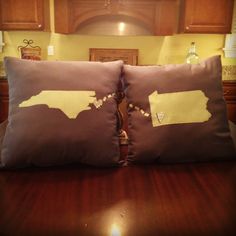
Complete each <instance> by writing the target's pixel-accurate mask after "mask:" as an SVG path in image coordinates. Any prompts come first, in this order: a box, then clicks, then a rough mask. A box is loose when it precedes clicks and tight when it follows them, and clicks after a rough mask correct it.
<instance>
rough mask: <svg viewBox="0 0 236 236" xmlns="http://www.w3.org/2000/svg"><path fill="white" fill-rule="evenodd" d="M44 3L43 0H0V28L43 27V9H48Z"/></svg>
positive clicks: (41, 28)
mask: <svg viewBox="0 0 236 236" xmlns="http://www.w3.org/2000/svg"><path fill="white" fill-rule="evenodd" d="M46 3H48V1H44V0H7V1H6V0H0V30H43V29H45V23H46V20H45V18H44V17H45V15H46V14H45V12H44V10H45V11H47V10H49V9H48V8H49V5H46ZM45 7H46V8H47V9H44V8H45Z"/></svg>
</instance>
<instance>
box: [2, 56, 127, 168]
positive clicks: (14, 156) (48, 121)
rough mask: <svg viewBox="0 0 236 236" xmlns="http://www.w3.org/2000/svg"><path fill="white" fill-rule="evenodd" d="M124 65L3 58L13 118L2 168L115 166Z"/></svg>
mask: <svg viewBox="0 0 236 236" xmlns="http://www.w3.org/2000/svg"><path fill="white" fill-rule="evenodd" d="M122 66H123V62H122V61H116V62H107V63H101V62H76V61H74V62H72V61H68V62H63V61H29V60H22V59H17V58H10V57H8V58H5V68H6V73H7V78H8V83H9V117H8V125H7V128H6V134H5V137H4V140H3V143H2V153H1V158H2V166H3V167H5V168H17V167H27V166H52V165H63V164H70V163H83V164H89V165H93V166H116V165H117V164H118V163H119V154H120V153H119V140H118V134H119V133H118V129H117V102H116V92H117V87H118V83H119V79H120V74H121V70H122Z"/></svg>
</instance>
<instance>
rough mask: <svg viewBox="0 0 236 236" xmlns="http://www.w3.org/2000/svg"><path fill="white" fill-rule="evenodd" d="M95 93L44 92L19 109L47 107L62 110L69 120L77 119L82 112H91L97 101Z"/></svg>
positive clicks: (22, 104)
mask: <svg viewBox="0 0 236 236" xmlns="http://www.w3.org/2000/svg"><path fill="white" fill-rule="evenodd" d="M95 96H96V93H95V91H59V90H44V91H41V92H40V93H39V94H37V95H35V96H32V97H31V98H29V99H28V100H26V101H23V102H22V103H20V104H19V107H31V106H35V105H47V106H48V107H49V108H56V109H59V110H61V111H62V112H63V113H64V114H65V115H66V116H67V117H68V118H69V119H75V118H76V117H77V116H78V114H79V113H80V112H82V111H86V110H90V109H91V107H90V106H89V104H93V103H94V102H95V101H96V97H95Z"/></svg>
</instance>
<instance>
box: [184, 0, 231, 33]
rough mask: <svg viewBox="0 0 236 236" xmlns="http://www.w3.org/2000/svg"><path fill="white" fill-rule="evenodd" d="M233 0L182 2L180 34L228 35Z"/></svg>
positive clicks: (187, 0)
mask: <svg viewBox="0 0 236 236" xmlns="http://www.w3.org/2000/svg"><path fill="white" fill-rule="evenodd" d="M233 4H234V0H182V1H181V7H180V32H183V33H223V34H224V33H230V31H231V22H232V14H233Z"/></svg>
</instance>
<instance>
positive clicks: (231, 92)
mask: <svg viewBox="0 0 236 236" xmlns="http://www.w3.org/2000/svg"><path fill="white" fill-rule="evenodd" d="M223 90H224V97H225V100H226V104H227V110H228V117H229V119H230V120H232V121H233V122H235V123H236V82H235V81H234V80H231V81H230V80H229V81H227V80H225V81H223Z"/></svg>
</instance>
